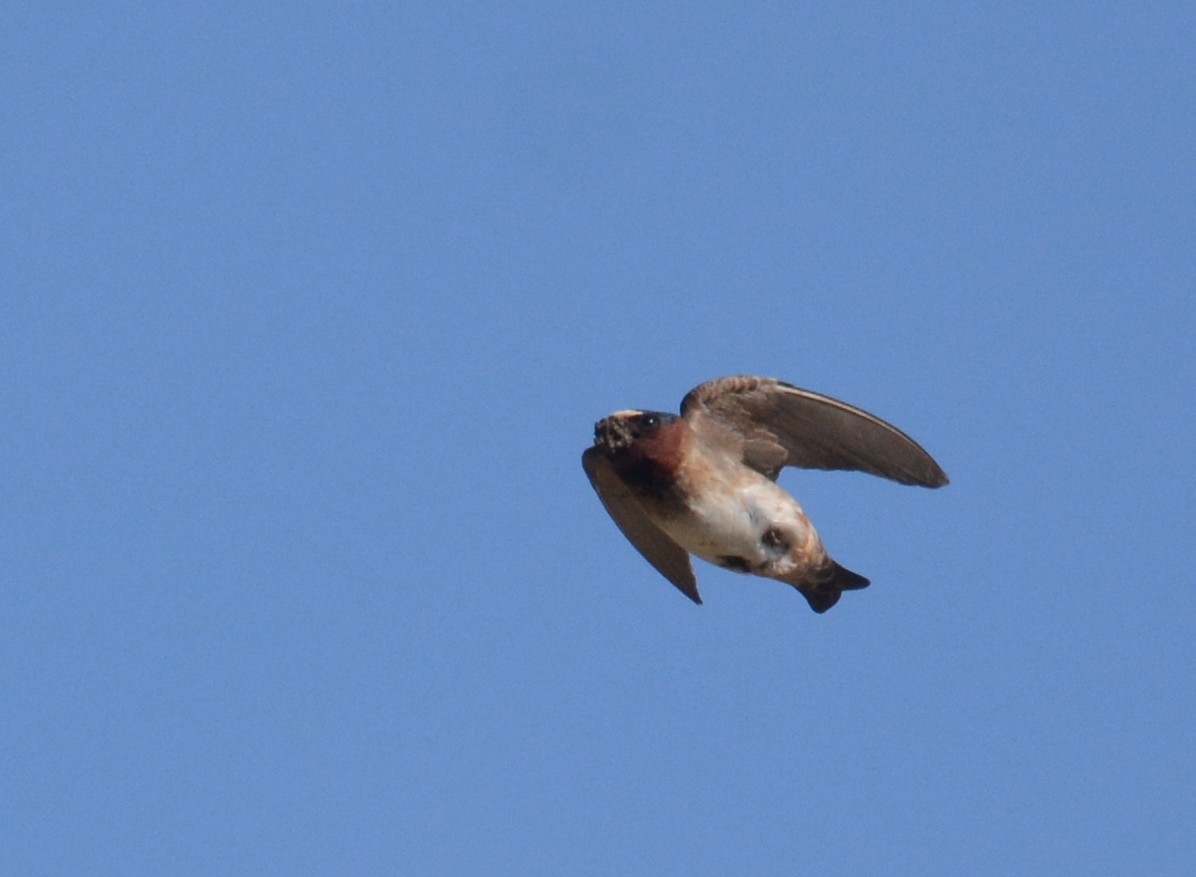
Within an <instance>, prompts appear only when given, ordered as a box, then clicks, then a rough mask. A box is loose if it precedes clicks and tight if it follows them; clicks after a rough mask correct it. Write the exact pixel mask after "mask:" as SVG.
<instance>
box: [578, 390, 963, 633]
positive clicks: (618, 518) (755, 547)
mask: <svg viewBox="0 0 1196 877" xmlns="http://www.w3.org/2000/svg"><path fill="white" fill-rule="evenodd" d="M581 463H582V467H583V468H584V470H585V473H586V476H587V477H588V478H589V480H590V484H591V485H592V486H593V488H594V490H595V492H596V493H597V494H598V498H599V499H600V500H601V502H602V505H603V506H604V507H605V509H606V511H607V513H608V514H609V515H610V516H611V518H612V519H613V520H614V522H615V524H616V525H617V526H618V528H619V529H620V530H621V531H622V533H623V535H624V536H626V537H627V539H628V540H629V541H630V542H631V544H632V545H633V546H635V548H636V550H638V551H639V553H640V554H642V555H643V556H644V559H645V560H647V561H648V563H650V564H651V565H652V566H653V567H655V568H656V570H657V572H659V573H660V574H661V575H662V576H664V577H665V578H666V579H668V580H669V581H670V582H672V583H673V585H675V586H676V587H677V589H678V590H680V591H681V593H683V594H684V595H685V596H687V597H689V599H690V600H692V601H693V602H694V603H699V604H700V603H701V602H702V597H701V595H700V594H699V592H698V585H697V580H696V578H695V577H694V571H693V564H692V563H691V560H690V555H694V556H696V557H699V558H701V559H702V560H705V561H707V562H708V563H712V564H714V565H716V566H719V567H722V568H724V569H728V570H732V571H734V572H737V573H746V574H749V575H754V576H761V577H763V578H769V579H776V580H778V581H781V582H785V583H786V584H788V585H791V586H792V587H794V588H796V589H797V590H798V591H799V592H800V593H801V594H802V596H804V597H805V598H806V601H807V602H808V603H809V604H810V608H811V609H813V610H814V611H815V612H817V613H820V614H821V613H823V612H826V611H827V610H828V609H830V608H831V607H832V606H834V605H835V604H836V603H837V602H838V601H839V598H840V597H841V596H842V594H843V592H844V591H855V590H859V589H861V588H865V587H867V586H868V585H869V584H870V582H869V580H868V579H867V578H865V577H864V576H862V575H860V574H858V573H855V572H852V571H851V570H849V569H847V568H845V567H843V566H840V565H839V564H838V563H836V562H835V561H834V560H832V559H831V557H830V555H829V554H827V551H826V549H825V548H824V547H823V544H822V540H821V539H820V538H819V536H818V533H817V532H816V531H815V529H814V527H813V526H812V525H811V524H810V521H809V519H808V518H807V517H806V514H805V512H803V511H802V508H801V506H800V505H799V504H798V502H797V500H796V499H794V498H793V497H792V496H791V495H790V494H789V493H787V492H786V491H785V490H783V489H782V488H781V487H780V486H778V485H777V483H776V481H777V477H778V476H779V475H780V473H781V470H782V469H783V468H784V467H786V466H794V467H797V468H802V469H838V470H855V471H859V472H867V473H869V474H871V475H877V476H879V477H881V478H887V479H890V480H892V481H896V482H898V483H900V484H909V485H917V486H920V487H929V488H937V487H942V486H944V485H945V484H947V482H948V479H947V474H946V473H945V472H944V471H943V470H942V468H941V467H940V466H939V464H938V463H936V462H935V460H934V458H933V457H931V456H930V454H928V453H927V452H926V451H925V450H924V449H923V448H922V447H921V445H919V444H918V443H917V442H915V441H914V440H913V439H911V438H910V437H909V436H907V435H906V434H905V433H903V432H902V431H901V430H899V429H897V427H895V426H893V425H892V424H889V423H886V422H885V421H884V420H881V419H880V418H879V417H877V416H875V415H873V414H869V413H868V412H867V411H864V410H862V409H860V408H856V407H854V406H852V405H848V404H847V403H846V402H840V401H839V400H838V399H833V398H831V397H830V396H824V395H821V394H819V393H815V392H813V391H811V390H803V389H801V388H800V387H795V386H793V385H792V384H788V383H785V382H783V381H780V380H776V379H775V378H762V377H752V376H749V375H738V376H733V377H725V378H718V379H716V380H712V381H707V382H706V383H703V384H700V385H699V386H697V387H695V388H694V389H692V390H690V391H689V393H687V394H686V396H685V398H684V399H682V401H681V413H680V415H677V414H670V413H667V412H663V411H640V410H624V411H616V412H615V413H614V414H611V415H610V416H609V417H605V418H603V419H602V420H599V421H598V422H597V423H596V424H594V442H593V444H592V445H591V446H590V447H588V448H586V450H585V451H584V452H583V453H582V457H581Z"/></svg>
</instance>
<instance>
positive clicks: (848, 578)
mask: <svg viewBox="0 0 1196 877" xmlns="http://www.w3.org/2000/svg"><path fill="white" fill-rule="evenodd" d="M870 584H871V582H869V581H868V580H867V579H866V578H864V577H863V576H862V575H859V574H858V573H854V572H852V571H851V570H849V569H847V568H846V567H842V566H839V564H837V563H835V562H834V561H833V560H831V559H830V558H829V557H828V558H827V559H826V564H825V565H824V566H821V567H819V568H818V569H817V570H816V571H814V572H812V573H810V574H809V575H808V576H806V577H805V579H803V580H802V582H801V584H799V585H798V586H797V589H798V590H799V591H801V594H802V596H803V597H805V598H806V601H807V602H808V603H809V604H810V608H811V609H813V610H814V611H815V612H817V613H819V614H820V615H821V614H822V613H823V612H825V611H826V610H827V609H830V608H831V607H832V606H834V605H835V604H836V603H838V602H839V598H840V597H841V596H843V592H844V591H858V590H859V589H860V588H866V587H868V585H870Z"/></svg>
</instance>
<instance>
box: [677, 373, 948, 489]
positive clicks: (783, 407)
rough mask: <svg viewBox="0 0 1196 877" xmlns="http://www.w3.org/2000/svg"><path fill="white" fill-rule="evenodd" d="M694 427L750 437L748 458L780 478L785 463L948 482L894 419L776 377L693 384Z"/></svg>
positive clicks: (686, 405) (684, 409)
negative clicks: (886, 420) (896, 425)
mask: <svg viewBox="0 0 1196 877" xmlns="http://www.w3.org/2000/svg"><path fill="white" fill-rule="evenodd" d="M681 414H682V416H683V417H684V418H685V419H686V420H687V421H688V422H689V425H690V427H691V428H692V429H693V430H694V431H695V432H698V433H707V434H709V435H710V436H711V438H712V439H713V438H716V437H717V436H720V435H721V436H722V437H723V439H724V440H725V439H726V437H727V431H730V433H731V434H732V435H733V436H734V437H735V438H737V439H739V440H741V441H742V442H743V461H744V462H745V463H746V464H747V465H749V466H751V467H752V468H753V469H755V470H756V471H758V472H760V473H761V474H763V475H765V476H767V477H769V478H772V479H775V478H776V477H777V475H778V474H779V473H780V471H781V467H783V466H797V467H799V468H802V469H853V470H856V471H860V472H868V473H870V474H872V475H879V476H880V477H882V478H889V479H891V480H893V481H898V482H900V483H901V484H916V485H920V486H922V487H942V486H943V485H944V484H946V483H947V474H946V473H945V472H944V471H943V470H942V469H941V468H940V467H939V464H938V463H936V462H935V461H934V458H933V457H931V456H930V454H928V453H926V451H925V450H924V449H923V448H922V446H921V445H919V444H918V443H917V442H915V441H914V440H913V439H911V438H910V437H909V436H907V435H906V434H905V433H903V432H902V431H901V430H899V429H898V428H897V427H895V426H893V425H892V424H890V423H886V422H885V421H883V420H881V419H880V418H879V417H876V416H875V415H872V414H869V413H868V412H867V411H861V410H860V409H859V408H855V407H853V406H851V405H848V404H847V403H846V402H840V401H839V400H838V399H832V398H830V397H829V396H821V395H819V394H818V393H812V392H810V391H809V390H802V389H800V388H798V387H794V386H792V385H791V384H786V383H783V382H782V381H777V380H772V379H771V378H755V377H747V376H743V377H731V378H720V379H719V380H716V381H709V382H707V383H705V384H702V385H700V386H698V387H695V388H694V389H693V390H691V391H690V392H689V393H688V394H687V395H686V397H685V399H684V400H683V401H682V402H681Z"/></svg>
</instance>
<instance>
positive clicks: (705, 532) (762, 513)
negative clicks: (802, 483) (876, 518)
mask: <svg viewBox="0 0 1196 877" xmlns="http://www.w3.org/2000/svg"><path fill="white" fill-rule="evenodd" d="M659 523H660V526H661V528H662V529H663V530H664V531H665V532H666V533H668V534H669V536H671V537H672V539H673V541H675V542H676V543H677V544H678V545H680V546H681V547H682V548H684V549H685V550H686V551H688V552H690V553H691V554H696V555H697V556H698V557H700V558H702V559H703V560H705V561H708V562H710V563H713V564H716V565H722V564H721V563H720V562H719V558H725V557H738V558H743V559H744V560H746V561H747V563H748V565H749V566H751V567H752V569H753V570H757V569H760V568H761V567H766V569H761V571H762V572H765V574H766V575H770V576H785V575H788V574H789V573H791V572H793V571H794V570H795V569H796V567H797V566H798V561H797V558H796V557H795V556H794V555H795V553H796V552H794V551H793V550H792V549H802V548H805V547H806V546H807V545H808V543H809V540H810V539H811V538H813V539H817V536H816V535H815V534H814V531H813V529H812V528H811V527H810V525H809V523H808V522H807V521H806V519H805V516H804V515H803V514H802V510H801V506H799V505H798V504H797V500H795V499H794V498H793V497H792V496H790V495H789V494H788V493H786V492H785V491H784V490H782V489H781V488H780V487H778V486H777V485H776V484H774V483H773V482H772V481H769V480H768V479H767V478H764V477H763V476H760V477H759V478H758V479H756V480H752V481H749V482H747V483H743V482H742V481H741V482H740V483H739V484H738V485H736V486H735V487H731V486H730V485H726V486H725V487H724V489H717V490H707V491H704V492H703V493H702V494H701V495H700V496H697V497H692V498H691V499H690V502H689V513H688V514H685V515H681V516H678V517H676V518H672V519H670V520H667V521H660V522H659ZM770 527H775V528H776V529H777V530H779V531H780V532H781V534H782V537H783V538H784V541H785V542H786V543H787V544H788V545H790V547H791V550H790V552H789V554H788V555H783V556H778V554H777V551H776V549H775V548H771V547H770V546H768V545H766V544H765V542H764V533H765V531H767V530H768V529H769V528H770Z"/></svg>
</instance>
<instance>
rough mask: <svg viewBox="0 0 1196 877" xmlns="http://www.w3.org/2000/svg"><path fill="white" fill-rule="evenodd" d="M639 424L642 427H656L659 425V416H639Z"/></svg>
mask: <svg viewBox="0 0 1196 877" xmlns="http://www.w3.org/2000/svg"><path fill="white" fill-rule="evenodd" d="M640 426H642V427H643V428H644V429H656V427H658V426H660V418H659V417H657V416H656V415H655V414H645V415H644V416H643V417H641V418H640Z"/></svg>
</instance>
